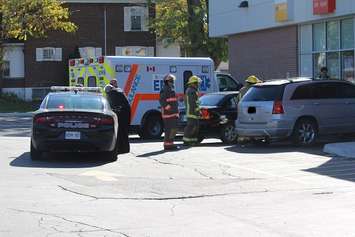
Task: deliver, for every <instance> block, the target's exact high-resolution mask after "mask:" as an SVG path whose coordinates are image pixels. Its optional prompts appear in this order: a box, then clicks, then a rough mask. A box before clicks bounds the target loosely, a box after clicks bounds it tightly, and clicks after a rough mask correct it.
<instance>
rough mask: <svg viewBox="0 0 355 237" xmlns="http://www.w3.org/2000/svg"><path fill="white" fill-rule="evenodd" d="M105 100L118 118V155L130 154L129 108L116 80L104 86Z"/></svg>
mask: <svg viewBox="0 0 355 237" xmlns="http://www.w3.org/2000/svg"><path fill="white" fill-rule="evenodd" d="M105 92H106V95H107V100H108V102H109V103H110V106H111V108H112V110H113V111H114V112H115V113H116V114H117V117H118V132H117V133H118V134H117V144H118V154H125V153H129V152H130V144H129V125H130V123H131V106H130V104H129V102H128V100H127V97H126V96H125V94H124V93H123V91H122V89H121V88H119V87H118V83H117V80H116V79H112V80H111V81H110V84H108V85H107V86H105Z"/></svg>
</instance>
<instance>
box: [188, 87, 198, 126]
mask: <svg viewBox="0 0 355 237" xmlns="http://www.w3.org/2000/svg"><path fill="white" fill-rule="evenodd" d="M185 107H186V117H187V118H192V119H199V118H200V102H199V100H198V91H197V89H196V88H195V87H192V86H189V87H188V88H187V89H186V93H185Z"/></svg>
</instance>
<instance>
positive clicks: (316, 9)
mask: <svg viewBox="0 0 355 237" xmlns="http://www.w3.org/2000/svg"><path fill="white" fill-rule="evenodd" d="M335 6H336V0H313V14H314V15H322V14H329V13H333V12H334V11H335Z"/></svg>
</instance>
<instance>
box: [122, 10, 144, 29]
mask: <svg viewBox="0 0 355 237" xmlns="http://www.w3.org/2000/svg"><path fill="white" fill-rule="evenodd" d="M148 18H149V16H148V8H147V7H125V8H124V31H126V32H127V31H148Z"/></svg>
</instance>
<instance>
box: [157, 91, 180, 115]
mask: <svg viewBox="0 0 355 237" xmlns="http://www.w3.org/2000/svg"><path fill="white" fill-rule="evenodd" d="M159 102H160V106H161V114H162V118H163V119H168V118H178V117H179V109H178V102H177V98H176V94H175V91H174V90H173V89H172V88H171V87H170V86H168V85H164V87H163V89H162V90H161V91H160V99H159Z"/></svg>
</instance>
